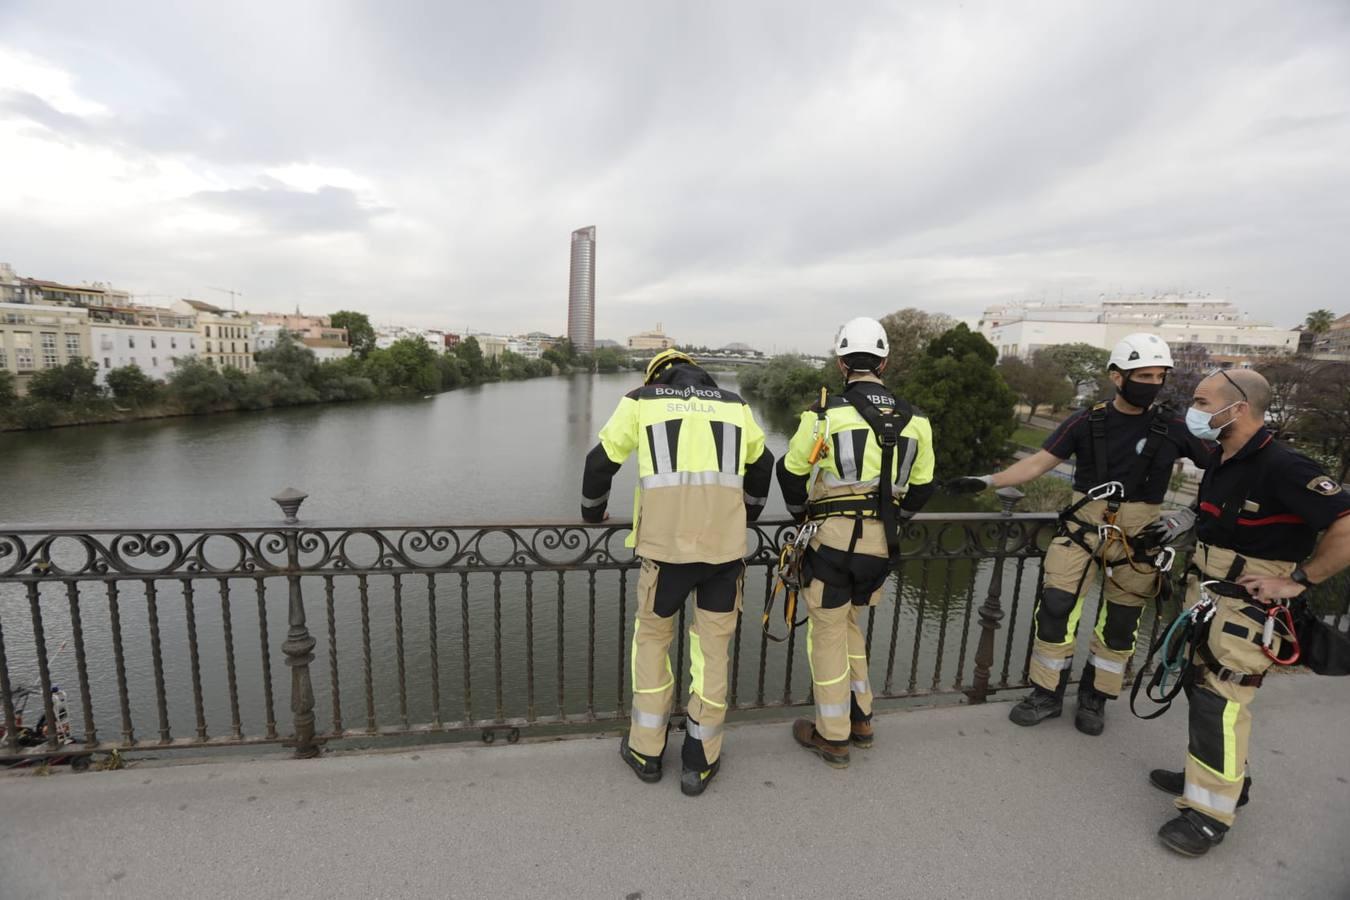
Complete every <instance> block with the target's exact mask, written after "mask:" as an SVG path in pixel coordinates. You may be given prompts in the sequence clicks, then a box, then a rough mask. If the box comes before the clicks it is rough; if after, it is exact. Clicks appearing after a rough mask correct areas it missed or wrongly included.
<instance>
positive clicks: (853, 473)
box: [835, 429, 862, 481]
mask: <svg viewBox="0 0 1350 900" xmlns="http://www.w3.org/2000/svg"><path fill="white" fill-rule="evenodd" d="M856 430H857V429H849V430H848V431H840V432H837V433H836V434H835V445H836V446H837V447H838V448H839V459H838V461H837V462H838V464H839V476H840V477H841V478H847V479H849V480H852V481H856V480H858V478H859V476H860V475H861V474H862V473H861V472H859V471H858V463H857V461H856V460H854V458H853V435H852V432H853V431H856Z"/></svg>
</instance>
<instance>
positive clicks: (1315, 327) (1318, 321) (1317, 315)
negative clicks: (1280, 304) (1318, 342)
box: [1303, 309, 1336, 337]
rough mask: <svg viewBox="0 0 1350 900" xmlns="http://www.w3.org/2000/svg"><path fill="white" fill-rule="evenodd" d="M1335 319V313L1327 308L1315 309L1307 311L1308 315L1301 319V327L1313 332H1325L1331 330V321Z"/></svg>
mask: <svg viewBox="0 0 1350 900" xmlns="http://www.w3.org/2000/svg"><path fill="white" fill-rule="evenodd" d="M1334 321H1336V314H1335V313H1333V312H1332V311H1331V310H1329V309H1315V310H1313V311H1312V312H1310V313H1308V317H1307V318H1306V319H1304V320H1303V327H1304V328H1305V329H1306V330H1308V331H1311V332H1312V333H1313V334H1315V335H1318V336H1319V337H1320V336H1321V335H1324V334H1326V333H1327V332H1328V331H1330V330H1331V323H1332V322H1334Z"/></svg>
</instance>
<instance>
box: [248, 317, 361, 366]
mask: <svg viewBox="0 0 1350 900" xmlns="http://www.w3.org/2000/svg"><path fill="white" fill-rule="evenodd" d="M289 330H290V329H288V328H285V327H284V326H282V325H259V326H258V330H257V332H256V333H255V334H254V336H253V350H254V352H255V353H261V352H262V351H264V350H271V349H272V348H273V347H275V346H276V345H277V338H278V337H279V336H280V335H281V332H283V331H289ZM338 330H339V331H342V332H343V333H344V334H345V333H346V329H338ZM291 337H293V338H295V340H296V342H297V343H299V344H302V345H304V346H306V347H308V348H309V349H310V350H312V351H314V355H315V356H316V357H318V359H319V362H323V361H324V360H326V359H346V358H347V357H349V356H351V355H352V348H351V347H350V346H349V345H348V344H347V342H346V341H344V340H342V339H340V338H337V337H333V336H331V335H330V336H326V337H325V336H320V337H311V336H309V335H307V334H296V333H294V332H291Z"/></svg>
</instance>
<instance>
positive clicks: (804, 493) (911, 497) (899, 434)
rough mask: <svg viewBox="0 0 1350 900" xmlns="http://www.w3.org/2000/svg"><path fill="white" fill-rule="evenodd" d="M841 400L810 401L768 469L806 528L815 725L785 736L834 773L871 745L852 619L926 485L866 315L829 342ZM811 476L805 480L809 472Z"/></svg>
mask: <svg viewBox="0 0 1350 900" xmlns="http://www.w3.org/2000/svg"><path fill="white" fill-rule="evenodd" d="M834 352H835V356H836V357H837V364H838V366H839V370H840V372H841V373H842V374H843V375H844V378H845V381H846V385H845V387H844V390H843V393H841V394H839V395H838V396H834V397H830V396H828V395H825V392H824V391H822V395H823V398H824V402H823V403H819V402H818V403H817V404H816V405H814V406H812V407H811V408H810V409H808V410H806V411H805V412H803V413H802V415H801V423H800V424H799V425H798V427H797V431H796V433H795V434H793V436H792V439H791V440H790V441H789V442H788V449H787V453H786V454H784V456H783V458H782V459H781V460H780V461H779V464H778V484H779V486H780V487H781V488H782V489H783V499H784V500H785V501H786V503H787V508H788V511H789V512H791V513H792V514H793V515H794V516H796V517H797V518H798V520H799V521H803V527H804V528H807V529H814V534H813V535H812V536H811V540H810V543H809V544H808V546H807V549H806V552H805V556H804V558H803V561H802V567H801V572H802V575H801V581H802V585H803V586H802V592H801V593H802V597H803V599H804V601H805V603H806V610H807V633H806V634H807V637H806V647H807V657H808V660H809V662H810V664H811V684H812V691H813V693H814V694H815V701H816V715H815V718H814V719H798V720H797V721H796V722H795V723H794V724H793V726H792V735H793V737H794V738H795V739H796V740H797V743H799V744H801V745H802V746H803V747H805V748H806V749H807V750H809V751H811V752H812V753H814V754H816V755H817V756H819V757H821V758H822V759H823V760H824V761H825V762H826V763H827V764H829V765H830V766H833V767H835V768H843V767H845V766H847V765H848V763H849V744H850V743H852V744H853V745H854V746H856V747H860V748H866V747H870V746H872V740H873V734H872V687H871V679H870V678H869V677H868V666H867V644H866V642H865V641H864V640H863V633H862V631H861V629H860V628H859V627H858V619H859V617H860V616H861V615H862V613H863V611H864V610H865V609H866V608H867V607H869V606H875V605H876V604H877V603H878V602H880V600H881V593H882V588H883V586H884V585H885V583H886V578H887V577H888V576H889V575H890V573H891V571H892V569H893V568H894V567H895V565H896V564H897V563H898V561H899V546H898V545H899V537H898V531H899V526H900V523H902V522H903V521H904V520H905V519H908V518H909V517H911V516H913V515H914V514H915V513H916V512H918V511H919V509H921V508H922V507H923V505H924V503H925V502H927V500H928V498H929V497H930V496H932V494H933V491H934V487H935V486H934V485H933V430H932V428H931V427H930V426H929V423H928V419H927V418H926V417H925V416H924V415H923V414H922V413H919V412H917V411H915V410H914V409H912V408H911V407H910V405H909V404H908V403H907V402H905V401H904V400H903V399H901V398H899V397H896V396H895V395H894V394H892V393H891V392H890V390H888V389H887V388H886V386H885V385H884V384H882V382H881V377H880V376H881V373H882V372H883V371H884V370H885V368H886V357H887V355H888V354H889V352H890V346H889V343H888V341H887V339H886V330H885V329H884V328H882V326H881V323H880V322H878V321H877V320H876V319H853V320H852V321H850V322H848V323H847V324H845V325H844V326H843V328H841V329H840V330H839V333H838V334H837V335H836V337H835V349H834ZM813 475H814V480H812V476H813Z"/></svg>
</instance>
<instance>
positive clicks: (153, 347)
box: [150, 334, 159, 350]
mask: <svg viewBox="0 0 1350 900" xmlns="http://www.w3.org/2000/svg"><path fill="white" fill-rule="evenodd" d="M157 346H159V345H158V344H156V343H155V336H154V335H153V334H152V335H150V349H151V350H154V349H155V348H156V347H157Z"/></svg>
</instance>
